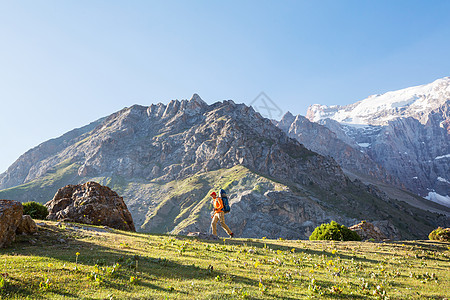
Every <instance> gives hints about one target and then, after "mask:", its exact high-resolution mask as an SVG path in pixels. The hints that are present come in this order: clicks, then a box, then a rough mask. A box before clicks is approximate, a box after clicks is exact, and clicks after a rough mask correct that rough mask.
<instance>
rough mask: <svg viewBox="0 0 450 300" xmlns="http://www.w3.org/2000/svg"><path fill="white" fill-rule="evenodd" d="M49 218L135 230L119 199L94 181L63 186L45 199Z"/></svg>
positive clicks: (114, 193) (115, 194) (127, 212)
mask: <svg viewBox="0 0 450 300" xmlns="http://www.w3.org/2000/svg"><path fill="white" fill-rule="evenodd" d="M45 206H46V207H47V208H48V211H49V215H48V217H47V219H49V220H64V221H70V222H76V223H82V224H90V225H104V226H109V227H112V228H116V229H120V230H127V231H136V230H135V227H134V222H133V219H132V217H131V214H130V212H129V211H128V208H127V206H126V205H125V202H124V201H123V198H122V197H120V196H119V195H118V194H117V193H116V192H114V191H112V190H111V189H110V188H109V187H106V186H102V185H100V184H98V183H96V182H87V183H85V184H79V185H67V186H65V187H63V188H60V189H59V190H58V192H57V193H56V194H55V196H54V198H53V199H52V200H51V201H49V202H47V203H46V204H45Z"/></svg>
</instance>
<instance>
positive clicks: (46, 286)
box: [39, 275, 52, 291]
mask: <svg viewBox="0 0 450 300" xmlns="http://www.w3.org/2000/svg"><path fill="white" fill-rule="evenodd" d="M51 285H52V282H51V280H50V277H47V275H44V280H43V281H41V282H40V283H39V289H40V290H41V291H46V290H48V289H49V288H50V286H51Z"/></svg>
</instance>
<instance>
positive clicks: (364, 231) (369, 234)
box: [348, 221, 387, 241]
mask: <svg viewBox="0 0 450 300" xmlns="http://www.w3.org/2000/svg"><path fill="white" fill-rule="evenodd" d="M348 229H350V230H353V231H355V232H356V233H357V234H358V235H359V236H360V237H361V239H362V240H363V241H366V240H370V239H373V240H375V241H382V240H385V239H387V236H386V235H385V234H384V233H383V232H381V230H380V229H379V228H378V227H376V226H374V225H373V224H372V223H369V222H366V221H362V222H361V223H358V224H356V225H353V226H351V227H349V228H348Z"/></svg>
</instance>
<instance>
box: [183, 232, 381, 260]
mask: <svg viewBox="0 0 450 300" xmlns="http://www.w3.org/2000/svg"><path fill="white" fill-rule="evenodd" d="M178 238H179V239H185V240H199V241H201V242H204V243H209V244H215V245H223V244H224V243H225V244H226V245H239V246H242V245H247V246H248V247H255V248H259V249H263V248H267V249H272V250H274V251H277V250H281V251H291V250H292V249H294V252H295V253H304V254H311V255H325V256H330V257H332V256H339V257H340V258H341V259H349V260H351V259H354V260H355V261H361V262H368V263H374V264H376V263H380V262H381V260H374V259H368V258H364V257H360V256H356V255H348V254H343V253H339V254H332V253H331V251H325V250H314V249H309V248H299V247H293V246H289V245H288V246H283V245H278V244H273V243H270V242H264V241H261V240H257V239H247V240H236V239H226V240H225V242H224V241H223V239H222V240H203V239H198V238H196V237H187V236H178Z"/></svg>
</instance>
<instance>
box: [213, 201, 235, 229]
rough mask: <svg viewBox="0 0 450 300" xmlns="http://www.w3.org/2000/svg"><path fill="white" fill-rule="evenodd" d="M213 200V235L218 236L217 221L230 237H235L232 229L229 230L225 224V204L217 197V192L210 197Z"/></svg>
mask: <svg viewBox="0 0 450 300" xmlns="http://www.w3.org/2000/svg"><path fill="white" fill-rule="evenodd" d="M210 196H211V197H212V198H213V200H212V203H213V207H214V215H213V216H212V221H211V227H212V231H213V234H214V235H215V236H217V221H220V226H222V228H223V229H225V231H226V232H227V233H228V235H229V236H230V237H233V236H234V234H233V233H232V232H231V230H230V228H228V226H227V224H225V213H224V212H223V202H222V199H221V198H219V197H217V194H216V192H212V193H211V195H210Z"/></svg>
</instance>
